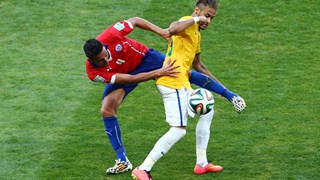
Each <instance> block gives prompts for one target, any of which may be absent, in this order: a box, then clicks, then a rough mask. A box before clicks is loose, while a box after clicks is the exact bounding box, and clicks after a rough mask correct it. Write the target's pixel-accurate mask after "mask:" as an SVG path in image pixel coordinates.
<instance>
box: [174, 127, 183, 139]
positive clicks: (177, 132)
mask: <svg viewBox="0 0 320 180" xmlns="http://www.w3.org/2000/svg"><path fill="white" fill-rule="evenodd" d="M171 130H172V131H174V133H175V135H176V136H177V137H179V138H182V137H183V136H185V135H186V134H187V130H186V129H185V128H179V127H171Z"/></svg>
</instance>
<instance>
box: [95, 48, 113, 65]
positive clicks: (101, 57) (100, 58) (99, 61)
mask: <svg viewBox="0 0 320 180" xmlns="http://www.w3.org/2000/svg"><path fill="white" fill-rule="evenodd" d="M109 56H110V55H109V53H108V51H107V50H106V48H105V47H104V46H103V48H102V51H101V52H100V54H98V55H97V56H95V57H94V58H92V59H91V60H92V61H93V62H94V63H95V64H96V65H98V66H101V67H104V66H107V65H108V59H109Z"/></svg>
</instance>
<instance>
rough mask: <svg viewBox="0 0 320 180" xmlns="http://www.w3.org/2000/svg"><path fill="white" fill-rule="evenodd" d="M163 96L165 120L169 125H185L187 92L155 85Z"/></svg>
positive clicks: (186, 118)
mask: <svg viewBox="0 0 320 180" xmlns="http://www.w3.org/2000/svg"><path fill="white" fill-rule="evenodd" d="M157 88H158V90H159V92H160V94H161V95H162V98H163V103H164V108H165V113H166V121H167V122H168V123H169V124H170V126H187V121H188V108H187V92H186V90H184V88H182V89H181V90H176V89H171V88H167V87H164V86H159V85H158V86H157Z"/></svg>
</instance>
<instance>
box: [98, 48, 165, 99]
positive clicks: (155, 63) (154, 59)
mask: <svg viewBox="0 0 320 180" xmlns="http://www.w3.org/2000/svg"><path fill="white" fill-rule="evenodd" d="M164 59H165V54H163V53H161V52H159V51H156V50H154V49H149V51H148V52H147V53H146V55H145V56H144V57H143V58H142V61H141V63H140V65H139V66H138V67H137V68H136V69H135V70H134V71H132V72H130V73H128V74H132V75H135V74H139V73H142V72H150V71H153V70H156V69H160V68H161V67H162V65H163V62H164ZM137 86H138V84H107V85H106V87H105V88H104V92H103V96H102V99H103V98H104V97H105V96H107V95H108V94H110V93H111V92H112V91H114V90H116V89H120V88H123V89H124V90H125V91H126V94H125V95H124V97H123V99H124V98H125V97H126V96H127V95H128V94H129V93H130V92H131V91H132V90H134V88H136V87H137Z"/></svg>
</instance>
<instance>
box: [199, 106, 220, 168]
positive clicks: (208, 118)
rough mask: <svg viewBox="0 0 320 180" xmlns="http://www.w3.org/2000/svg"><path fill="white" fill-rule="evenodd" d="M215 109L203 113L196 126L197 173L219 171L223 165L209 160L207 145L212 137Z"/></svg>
mask: <svg viewBox="0 0 320 180" xmlns="http://www.w3.org/2000/svg"><path fill="white" fill-rule="evenodd" d="M213 115H214V110H212V111H210V112H209V113H207V114H205V115H201V116H200V118H199V120H198V123H197V127H196V156H197V163H196V166H195V168H194V173H195V174H204V173H207V172H218V171H221V170H222V167H221V166H216V165H213V164H212V163H210V162H208V160H207V147H208V143H209V139H210V126H211V122H212V118H213Z"/></svg>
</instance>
